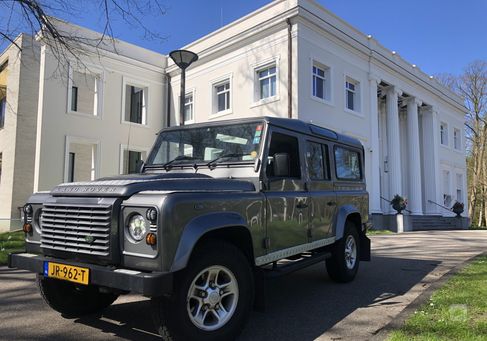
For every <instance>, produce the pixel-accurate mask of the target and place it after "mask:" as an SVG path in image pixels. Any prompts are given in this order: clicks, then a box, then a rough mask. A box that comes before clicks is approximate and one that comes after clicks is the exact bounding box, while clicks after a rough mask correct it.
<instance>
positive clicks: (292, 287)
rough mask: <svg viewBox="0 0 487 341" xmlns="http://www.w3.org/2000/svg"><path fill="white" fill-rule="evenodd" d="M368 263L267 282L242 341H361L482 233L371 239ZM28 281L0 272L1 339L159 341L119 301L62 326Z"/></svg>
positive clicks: (130, 304)
mask: <svg viewBox="0 0 487 341" xmlns="http://www.w3.org/2000/svg"><path fill="white" fill-rule="evenodd" d="M372 247H373V257H372V262H370V263H362V264H361V268H360V271H359V275H358V277H357V279H356V280H355V281H354V282H352V283H349V284H335V283H333V282H331V281H330V280H329V279H328V276H327V274H326V271H325V266H324V265H323V264H317V265H314V266H312V267H310V268H307V269H304V270H301V271H298V272H296V273H293V274H291V275H288V276H284V277H281V278H278V279H274V280H272V281H270V282H269V283H268V294H269V295H268V301H267V302H268V309H267V311H266V312H265V313H260V312H253V313H252V315H251V318H250V321H249V323H248V325H247V327H246V328H245V330H244V332H243V334H242V336H241V338H240V340H245V341H247V340H252V341H257V340H315V339H318V340H331V339H334V340H366V339H370V338H371V337H373V336H374V335H375V334H376V333H377V332H378V331H379V330H380V329H381V328H383V327H384V326H385V325H386V324H388V323H389V322H390V321H391V320H392V319H394V318H395V317H396V316H397V315H398V314H399V313H400V312H401V311H402V310H403V309H404V308H405V307H406V306H407V305H408V304H410V303H411V302H412V301H413V300H414V299H415V298H416V297H417V296H418V295H419V294H421V293H422V292H423V291H424V290H425V289H427V288H428V287H429V285H430V284H431V283H432V282H434V281H436V280H437V279H438V278H440V277H441V276H442V275H443V274H445V273H446V272H448V271H449V270H450V269H451V268H453V267H455V266H456V265H458V264H460V263H462V262H464V261H465V260H467V259H469V258H471V257H473V256H475V255H477V254H479V253H482V252H486V251H487V232H484V231H450V232H441V231H436V232H413V233H405V234H402V235H385V236H374V237H372ZM33 278H34V276H33V275H32V274H29V273H26V272H23V271H18V270H11V269H7V268H4V267H3V268H0V339H4V340H53V339H58V340H106V339H113V340H141V339H144V340H160V339H159V337H158V336H157V335H156V334H155V330H154V328H153V327H152V321H151V317H150V313H149V302H148V301H147V300H146V299H144V298H142V297H140V296H132V295H131V296H125V297H122V298H119V299H118V300H117V301H116V302H115V303H114V305H112V306H111V307H110V308H108V309H107V310H106V311H105V312H104V314H103V316H101V317H99V316H98V317H97V316H90V317H85V318H81V319H74V320H65V319H63V318H62V317H61V316H60V315H59V314H58V313H56V312H54V311H52V310H51V309H49V308H48V307H47V306H46V305H45V304H44V303H43V302H42V300H41V298H40V296H39V294H38V291H37V288H36V287H35V285H34V282H33Z"/></svg>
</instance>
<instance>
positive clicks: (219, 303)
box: [152, 241, 254, 340]
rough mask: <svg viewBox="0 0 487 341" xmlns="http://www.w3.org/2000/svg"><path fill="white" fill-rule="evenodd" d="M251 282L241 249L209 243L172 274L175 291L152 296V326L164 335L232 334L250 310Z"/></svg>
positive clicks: (205, 337)
mask: <svg viewBox="0 0 487 341" xmlns="http://www.w3.org/2000/svg"><path fill="white" fill-rule="evenodd" d="M253 285H254V282H253V278H252V271H251V268H250V266H249V262H248V261H247V259H246V258H245V257H244V255H243V254H242V253H241V252H240V250H238V249H237V248H236V247H235V246H233V245H232V244H229V243H225V242H216V241H215V242H211V243H208V244H206V245H204V246H203V247H201V248H199V250H197V251H196V253H195V254H194V255H193V256H192V258H191V260H190V262H189V264H188V267H187V268H186V269H185V270H184V271H183V272H182V273H180V274H178V276H176V282H175V290H176V292H175V293H174V295H173V296H172V297H159V298H153V299H152V302H153V314H154V320H155V323H156V327H157V328H158V330H159V333H160V334H161V336H162V337H163V338H164V339H165V340H233V339H234V338H236V337H237V335H238V334H240V332H241V330H242V329H243V326H244V324H245V322H246V320H247V318H248V316H249V313H250V309H251V307H252V301H253V297H254V286H253Z"/></svg>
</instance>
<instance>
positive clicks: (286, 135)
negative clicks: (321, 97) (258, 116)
mask: <svg viewBox="0 0 487 341" xmlns="http://www.w3.org/2000/svg"><path fill="white" fill-rule="evenodd" d="M269 136H270V139H268V148H267V155H266V159H265V163H264V167H263V168H264V169H263V171H264V172H265V174H264V177H263V178H264V179H265V180H264V182H265V184H266V185H265V188H264V194H265V196H266V201H267V206H266V207H267V214H266V219H267V221H266V223H267V236H268V244H269V245H268V248H269V251H271V252H272V251H277V250H282V249H286V248H290V247H293V246H296V245H301V244H304V243H306V242H307V241H308V237H307V228H308V216H309V212H308V194H307V191H306V190H305V182H304V180H303V169H304V167H303V163H304V158H303V153H302V152H300V148H299V147H300V143H299V134H297V133H293V132H291V131H287V130H284V129H279V128H277V127H270V129H269ZM285 155H288V157H289V160H288V161H289V162H288V169H287V172H284V173H287V174H284V173H281V174H276V172H278V171H282V169H281V170H279V169H276V165H277V164H278V163H279V162H281V161H282V159H283V158H284V159H285ZM283 156H284V157H283ZM281 164H282V163H281ZM281 168H282V167H281Z"/></svg>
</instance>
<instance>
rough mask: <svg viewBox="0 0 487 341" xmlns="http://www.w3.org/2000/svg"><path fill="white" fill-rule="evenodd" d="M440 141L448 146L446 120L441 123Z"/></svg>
mask: <svg viewBox="0 0 487 341" xmlns="http://www.w3.org/2000/svg"><path fill="white" fill-rule="evenodd" d="M440 143H441V144H442V145H444V146H448V125H447V124H446V123H444V122H442V123H440Z"/></svg>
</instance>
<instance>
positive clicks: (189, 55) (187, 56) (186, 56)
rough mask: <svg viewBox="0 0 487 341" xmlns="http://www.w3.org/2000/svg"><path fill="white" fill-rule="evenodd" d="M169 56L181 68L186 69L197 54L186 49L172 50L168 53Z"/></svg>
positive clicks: (196, 58)
mask: <svg viewBox="0 0 487 341" xmlns="http://www.w3.org/2000/svg"><path fill="white" fill-rule="evenodd" d="M169 57H171V59H172V60H173V61H174V63H175V64H176V65H177V66H179V67H180V68H181V69H186V68H187V67H188V66H190V65H191V64H192V63H194V62H195V61H197V60H198V55H197V54H196V53H194V52H191V51H188V50H174V51H172V52H170V53H169Z"/></svg>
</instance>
